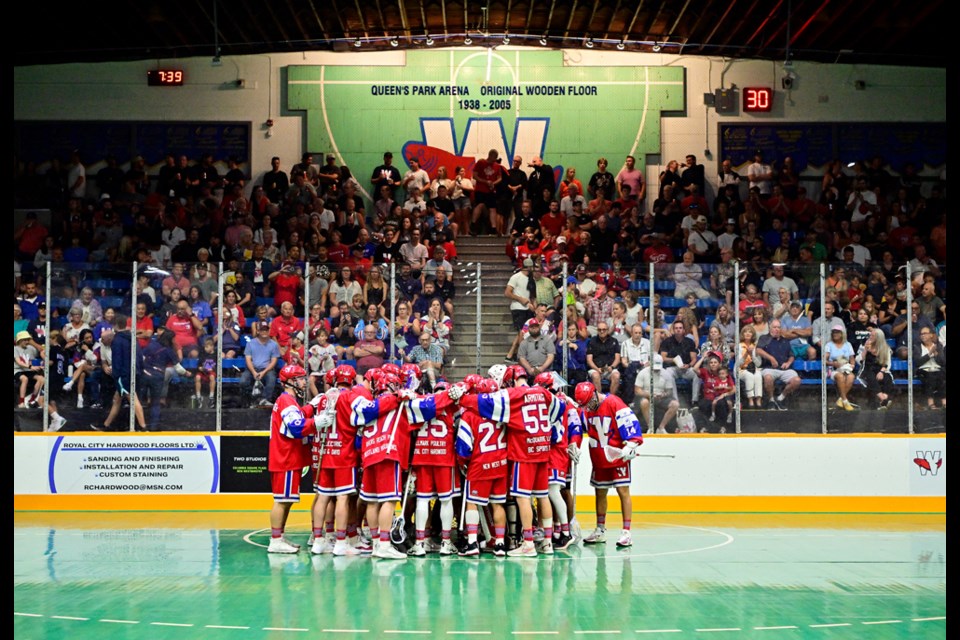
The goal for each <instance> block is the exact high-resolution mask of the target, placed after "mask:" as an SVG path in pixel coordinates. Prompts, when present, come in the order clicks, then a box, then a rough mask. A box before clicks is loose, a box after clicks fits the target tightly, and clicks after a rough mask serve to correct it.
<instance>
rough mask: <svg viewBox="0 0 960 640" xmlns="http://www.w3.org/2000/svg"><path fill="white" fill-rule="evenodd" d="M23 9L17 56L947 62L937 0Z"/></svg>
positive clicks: (206, 3)
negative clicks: (350, 54)
mask: <svg viewBox="0 0 960 640" xmlns="http://www.w3.org/2000/svg"><path fill="white" fill-rule="evenodd" d="M21 12H25V13H26V14H27V15H26V16H24V17H18V18H16V25H17V26H16V30H17V31H18V32H21V33H19V34H18V36H17V37H16V41H17V43H18V44H17V45H16V46H15V47H14V65H15V66H25V65H36V64H52V63H63V62H103V61H122V60H153V59H157V60H169V59H176V58H187V57H194V56H210V57H211V58H214V57H217V56H231V55H243V54H256V53H270V52H300V51H314V50H326V51H330V50H334V51H367V50H377V49H390V48H392V47H397V48H407V49H410V48H424V47H428V46H434V47H438V46H450V45H456V46H461V45H463V44H464V43H465V40H467V39H469V41H470V42H472V44H474V45H482V46H498V45H500V44H503V42H504V39H505V37H506V38H509V42H510V44H527V45H533V46H546V47H554V48H580V47H594V48H597V49H601V48H605V49H618V48H619V47H622V48H623V50H630V51H656V50H659V51H663V52H664V53H671V54H677V53H679V54H683V55H705V56H722V57H727V58H747V59H766V60H774V61H786V60H795V61H816V62H822V63H836V62H841V63H846V64H876V65H903V66H922V67H943V68H945V67H946V58H947V51H946V38H947V35H948V34H947V30H948V28H949V27H948V23H949V22H950V20H949V18H948V16H947V15H946V3H945V2H943V0H926V1H925V2H920V3H916V2H907V1H906V0H674V1H673V2H661V1H651V0H461V1H459V2H442V1H439V0H229V1H227V0H163V1H159V0H116V1H111V0H107V1H105V2H92V3H66V4H64V5H59V6H58V5H53V6H51V5H33V4H32V3H27V5H20V6H19V7H18V9H17V13H18V16H19V14H20V13H21ZM951 26H952V25H951ZM23 31H25V32H26V33H23ZM950 35H952V34H950Z"/></svg>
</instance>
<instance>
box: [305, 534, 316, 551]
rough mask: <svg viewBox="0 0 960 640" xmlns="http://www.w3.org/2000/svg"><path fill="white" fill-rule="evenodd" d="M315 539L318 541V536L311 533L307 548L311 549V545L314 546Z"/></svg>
mask: <svg viewBox="0 0 960 640" xmlns="http://www.w3.org/2000/svg"><path fill="white" fill-rule="evenodd" d="M315 541H316V538H315V537H313V534H312V533H311V534H310V537H309V538H307V548H308V549H309V548H310V547H312V546H313V543H314V542H315Z"/></svg>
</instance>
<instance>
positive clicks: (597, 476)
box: [590, 463, 631, 489]
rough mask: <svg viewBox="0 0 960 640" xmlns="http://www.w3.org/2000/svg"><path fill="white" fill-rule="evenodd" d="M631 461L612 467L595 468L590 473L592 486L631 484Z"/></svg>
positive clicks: (607, 486)
mask: <svg viewBox="0 0 960 640" xmlns="http://www.w3.org/2000/svg"><path fill="white" fill-rule="evenodd" d="M630 480H631V476H630V463H627V464H625V465H623V466H621V467H613V468H612V469H594V470H593V473H591V474H590V486H591V487H596V488H597V489H609V488H610V487H623V486H627V487H629V486H630Z"/></svg>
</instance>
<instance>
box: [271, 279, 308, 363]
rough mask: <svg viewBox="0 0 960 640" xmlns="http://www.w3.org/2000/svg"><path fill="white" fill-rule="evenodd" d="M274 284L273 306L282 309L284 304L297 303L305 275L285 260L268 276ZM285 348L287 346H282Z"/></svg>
mask: <svg viewBox="0 0 960 640" xmlns="http://www.w3.org/2000/svg"><path fill="white" fill-rule="evenodd" d="M268 278H269V280H270V282H272V283H273V306H274V308H276V309H281V308H282V307H283V303H285V302H289V303H290V304H291V305H295V304H296V303H297V296H298V294H299V293H300V289H301V288H302V287H303V273H302V271H301V270H300V267H298V266H296V264H294V262H293V261H292V260H284V261H283V264H282V265H281V266H280V268H279V269H278V270H276V271H274V272H273V273H271V274H270V275H269V276H268ZM280 346H285V345H282V344H281V345H280Z"/></svg>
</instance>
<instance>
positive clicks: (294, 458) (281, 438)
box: [267, 391, 317, 471]
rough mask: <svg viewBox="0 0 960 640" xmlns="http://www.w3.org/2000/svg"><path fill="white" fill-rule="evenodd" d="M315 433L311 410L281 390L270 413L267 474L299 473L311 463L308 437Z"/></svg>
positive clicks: (311, 408)
mask: <svg viewBox="0 0 960 640" xmlns="http://www.w3.org/2000/svg"><path fill="white" fill-rule="evenodd" d="M316 432H317V429H316V426H315V425H314V424H313V407H312V406H311V405H309V404H308V405H306V406H304V407H301V406H300V405H299V404H297V400H296V398H294V397H293V396H292V395H291V394H289V393H287V392H286V391H284V392H283V393H281V394H280V397H279V398H277V401H276V402H274V403H273V411H272V412H271V413H270V450H269V454H268V458H267V470H268V471H298V470H300V469H302V468H303V467H305V466H307V465H308V464H310V438H309V436H311V435H313V434H315V433H316Z"/></svg>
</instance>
